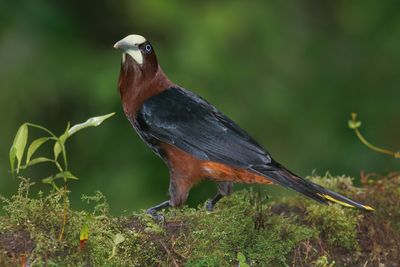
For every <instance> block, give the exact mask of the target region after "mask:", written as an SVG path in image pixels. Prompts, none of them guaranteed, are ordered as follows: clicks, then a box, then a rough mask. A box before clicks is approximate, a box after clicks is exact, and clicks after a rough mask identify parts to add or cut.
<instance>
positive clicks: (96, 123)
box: [68, 112, 115, 136]
mask: <svg viewBox="0 0 400 267" xmlns="http://www.w3.org/2000/svg"><path fill="white" fill-rule="evenodd" d="M114 114H115V112H113V113H110V114H107V115H104V116H98V117H93V118H90V119H88V120H87V121H85V122H83V123H79V124H76V125H74V126H72V127H71V129H69V131H68V135H69V136H71V135H73V134H74V133H76V132H78V131H80V130H82V129H84V128H87V127H97V126H99V125H100V124H101V123H103V121H105V120H106V119H108V118H110V117H111V116H113V115H114Z"/></svg>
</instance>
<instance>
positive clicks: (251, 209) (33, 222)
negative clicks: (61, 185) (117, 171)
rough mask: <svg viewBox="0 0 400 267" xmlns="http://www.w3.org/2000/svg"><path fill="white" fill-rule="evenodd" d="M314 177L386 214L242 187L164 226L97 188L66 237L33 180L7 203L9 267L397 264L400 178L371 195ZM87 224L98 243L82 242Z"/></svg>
mask: <svg viewBox="0 0 400 267" xmlns="http://www.w3.org/2000/svg"><path fill="white" fill-rule="evenodd" d="M312 179H313V180H317V182H318V183H320V184H324V185H325V186H327V187H329V188H332V189H334V190H337V191H339V192H342V193H346V195H348V196H349V197H354V198H356V199H357V200H361V201H362V200H366V199H369V201H368V203H369V204H371V205H374V206H376V207H378V209H377V212H376V213H363V212H360V211H357V210H353V209H346V208H342V207H340V206H338V205H332V206H323V205H319V204H316V203H315V202H313V201H311V200H307V199H306V198H304V197H302V196H299V195H296V196H293V197H288V198H279V199H276V200H275V201H274V202H270V201H268V200H267V199H266V196H265V193H263V192H254V191H253V190H242V191H239V192H236V193H234V194H233V195H232V196H230V197H227V198H224V199H223V200H221V202H220V203H218V205H217V207H216V209H215V211H214V212H211V213H209V212H206V211H205V209H204V207H202V206H201V207H198V208H197V209H193V208H188V207H184V208H182V209H173V210H169V211H166V212H165V213H164V216H165V218H166V221H165V223H163V224H159V223H157V222H154V221H153V220H152V219H151V218H150V217H149V216H147V215H145V214H144V213H138V214H133V215H131V216H124V217H112V216H111V215H110V214H109V211H108V204H107V201H106V199H105V197H104V196H103V195H102V194H101V193H100V192H96V193H95V194H94V195H93V196H84V197H83V198H82V200H83V201H85V202H87V203H88V204H89V205H91V206H92V208H91V209H92V211H73V210H70V209H69V210H68V220H67V224H66V227H65V235H64V238H63V239H62V240H59V238H58V237H59V233H60V230H61V225H62V215H63V198H62V194H61V193H58V192H57V191H53V192H52V193H50V194H49V195H46V196H45V195H44V194H42V193H39V194H38V195H36V196H30V195H29V188H30V187H31V186H32V184H31V183H30V182H29V181H28V180H26V179H23V180H22V182H21V185H20V188H19V190H18V193H17V194H16V195H15V196H13V197H12V198H11V199H4V198H2V200H3V202H4V203H5V204H4V207H3V208H4V210H5V215H4V216H2V217H1V219H0V265H1V266H9V265H13V264H14V265H21V262H22V261H23V260H26V261H27V262H29V263H30V264H31V266H43V265H46V264H47V266H157V265H161V266H171V265H172V266H174V265H185V266H237V265H238V264H240V266H298V265H300V266H301V265H303V266H333V265H335V264H336V265H338V266H343V265H347V266H358V265H363V264H364V263H365V262H366V261H368V262H370V263H371V264H375V263H386V264H387V265H388V266H390V264H391V263H394V262H396V261H397V260H398V258H397V255H398V253H399V251H398V249H397V250H396V244H398V243H399V242H400V235H399V232H398V230H397V229H398V228H397V227H398V224H397V223H398V221H396V220H397V219H398V218H400V212H399V210H398V209H396V208H395V207H394V206H391V205H394V203H398V201H399V200H400V194H399V188H400V176H396V177H394V178H393V177H392V178H391V179H387V180H380V181H379V182H373V183H369V186H368V187H366V189H364V190H360V189H357V188H355V187H353V186H352V184H351V179H349V178H346V177H339V178H333V177H327V178H322V177H313V178H312ZM382 190H383V191H382ZM382 192H385V194H382ZM379 203H385V205H384V206H379ZM67 204H68V203H67ZM389 214H390V217H389ZM393 218H394V219H393ZM388 222H389V223H388ZM83 225H87V226H88V234H89V238H88V240H87V241H86V243H85V244H84V246H81V245H80V240H79V236H80V231H81V228H82V226H83ZM116 237H118V238H117V239H118V241H116V240H117V239H116ZM382 251H386V253H385V254H382ZM382 255H383V256H382ZM239 256H240V257H239Z"/></svg>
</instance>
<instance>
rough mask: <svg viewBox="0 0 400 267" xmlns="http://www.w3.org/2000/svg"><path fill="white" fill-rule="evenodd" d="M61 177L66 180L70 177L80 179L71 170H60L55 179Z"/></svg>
mask: <svg viewBox="0 0 400 267" xmlns="http://www.w3.org/2000/svg"><path fill="white" fill-rule="evenodd" d="M59 178H64V181H67V180H68V179H71V180H79V178H78V177H76V176H75V175H73V174H72V173H71V172H69V171H65V172H59V173H57V174H56V175H55V176H54V179H59Z"/></svg>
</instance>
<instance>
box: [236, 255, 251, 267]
mask: <svg viewBox="0 0 400 267" xmlns="http://www.w3.org/2000/svg"><path fill="white" fill-rule="evenodd" d="M236 259H237V261H238V262H239V267H250V265H248V264H247V262H246V257H245V256H244V254H243V253H242V252H238V253H237V256H236Z"/></svg>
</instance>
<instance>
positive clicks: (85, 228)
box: [79, 222, 89, 241]
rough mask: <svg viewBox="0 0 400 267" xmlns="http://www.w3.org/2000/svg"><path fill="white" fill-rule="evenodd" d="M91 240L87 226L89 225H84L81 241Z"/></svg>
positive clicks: (80, 235) (80, 236)
mask: <svg viewBox="0 0 400 267" xmlns="http://www.w3.org/2000/svg"><path fill="white" fill-rule="evenodd" d="M88 239H89V227H88V225H87V223H86V222H85V223H83V225H82V228H81V232H80V234H79V240H80V241H83V240H88Z"/></svg>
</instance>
